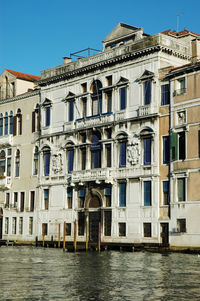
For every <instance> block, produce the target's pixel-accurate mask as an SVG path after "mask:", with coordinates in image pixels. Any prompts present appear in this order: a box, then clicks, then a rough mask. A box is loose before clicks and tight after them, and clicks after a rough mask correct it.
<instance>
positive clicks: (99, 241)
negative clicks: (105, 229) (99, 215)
mask: <svg viewBox="0 0 200 301" xmlns="http://www.w3.org/2000/svg"><path fill="white" fill-rule="evenodd" d="M98 250H99V252H100V251H101V223H100V222H99V233H98Z"/></svg>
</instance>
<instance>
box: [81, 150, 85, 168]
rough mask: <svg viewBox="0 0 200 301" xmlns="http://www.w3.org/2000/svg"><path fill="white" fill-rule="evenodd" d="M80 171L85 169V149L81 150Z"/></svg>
mask: <svg viewBox="0 0 200 301" xmlns="http://www.w3.org/2000/svg"><path fill="white" fill-rule="evenodd" d="M81 169H82V170H85V169H86V147H83V148H81Z"/></svg>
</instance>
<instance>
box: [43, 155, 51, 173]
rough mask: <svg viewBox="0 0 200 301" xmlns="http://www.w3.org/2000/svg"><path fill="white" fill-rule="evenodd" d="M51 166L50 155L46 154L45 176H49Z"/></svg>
mask: <svg viewBox="0 0 200 301" xmlns="http://www.w3.org/2000/svg"><path fill="white" fill-rule="evenodd" d="M49 166H50V153H45V155H44V175H45V176H48V175H49Z"/></svg>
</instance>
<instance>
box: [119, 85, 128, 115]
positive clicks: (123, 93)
mask: <svg viewBox="0 0 200 301" xmlns="http://www.w3.org/2000/svg"><path fill="white" fill-rule="evenodd" d="M119 91H120V110H125V109H126V100H127V88H126V87H122V88H120V90H119Z"/></svg>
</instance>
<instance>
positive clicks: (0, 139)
mask: <svg viewBox="0 0 200 301" xmlns="http://www.w3.org/2000/svg"><path fill="white" fill-rule="evenodd" d="M12 142H13V136H12V135H7V136H0V145H1V146H2V145H5V147H6V146H10V145H12Z"/></svg>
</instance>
